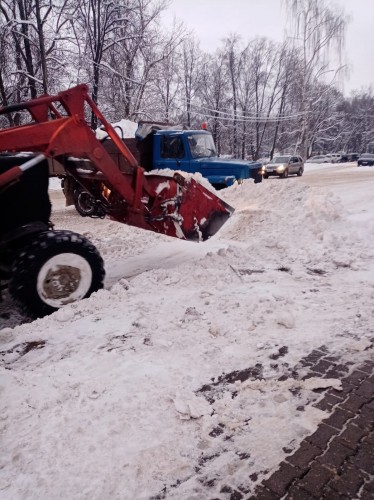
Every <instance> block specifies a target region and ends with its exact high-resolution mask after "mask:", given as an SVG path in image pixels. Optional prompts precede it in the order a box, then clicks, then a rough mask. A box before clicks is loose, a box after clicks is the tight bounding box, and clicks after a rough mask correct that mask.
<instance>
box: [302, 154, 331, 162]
mask: <svg viewBox="0 0 374 500" xmlns="http://www.w3.org/2000/svg"><path fill="white" fill-rule="evenodd" d="M305 163H332V159H331V158H329V157H328V156H327V155H318V156H311V157H310V158H308V159H307V160H306V162H305Z"/></svg>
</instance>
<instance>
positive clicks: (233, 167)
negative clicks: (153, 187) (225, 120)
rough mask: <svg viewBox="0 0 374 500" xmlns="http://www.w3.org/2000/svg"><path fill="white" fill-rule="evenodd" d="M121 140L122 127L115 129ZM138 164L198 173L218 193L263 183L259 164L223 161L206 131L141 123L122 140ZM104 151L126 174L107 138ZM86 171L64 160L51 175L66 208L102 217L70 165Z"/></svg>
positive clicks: (148, 168)
mask: <svg viewBox="0 0 374 500" xmlns="http://www.w3.org/2000/svg"><path fill="white" fill-rule="evenodd" d="M115 128H116V129H117V133H118V135H119V136H120V137H121V135H123V134H122V130H121V127H115ZM122 140H123V142H124V143H125V144H126V146H127V147H128V148H129V149H130V151H131V153H132V155H133V156H134V157H135V158H136V160H137V162H138V163H139V164H140V165H141V166H142V167H143V168H144V169H145V171H146V172H150V171H153V170H163V169H170V170H179V171H183V172H187V173H191V174H193V173H196V172H199V173H200V174H201V175H202V176H203V177H205V178H206V179H207V180H208V181H209V182H210V183H211V184H212V185H213V186H214V187H215V188H216V189H222V188H226V187H229V186H232V185H233V184H234V183H235V182H238V183H241V182H243V181H244V180H245V179H253V180H254V182H255V183H258V182H262V164H261V163H259V162H253V161H245V160H237V159H231V158H230V159H228V158H222V157H219V156H218V155H217V152H216V147H215V144H214V140H213V137H212V134H211V133H210V132H208V131H206V130H203V129H201V130H183V129H182V127H180V126H170V125H165V124H158V123H154V122H140V123H139V126H138V129H137V130H136V132H135V137H132V138H125V137H122ZM101 142H102V143H103V145H104V147H105V149H106V150H107V152H108V153H109V154H110V155H111V157H112V158H113V159H114V160H115V161H116V162H117V164H118V167H119V169H120V171H121V172H122V173H123V174H126V173H128V172H129V170H128V169H129V165H128V164H126V160H125V159H124V158H123V156H121V155H119V154H118V150H117V149H116V147H115V146H114V144H113V142H112V141H111V140H110V138H108V137H104V138H102V139H101ZM72 162H73V163H74V165H75V167H77V166H78V167H80V168H81V169H83V170H87V169H89V168H90V165H89V161H88V160H85V159H79V158H74V159H73V158H64V159H63V160H62V161H61V159H60V163H59V162H58V161H56V160H53V161H52V162H50V175H52V176H58V177H61V178H62V182H63V190H64V193H65V197H66V204H67V205H72V204H74V205H75V208H76V209H77V211H78V212H79V213H80V214H81V215H82V216H92V217H97V216H100V215H101V211H100V207H99V205H98V204H97V203H96V200H95V199H94V198H93V197H92V196H91V195H90V194H89V193H88V192H87V190H85V189H84V186H82V185H79V184H78V183H77V182H76V181H75V180H74V179H73V178H72V177H71V176H69V164H71V163H72Z"/></svg>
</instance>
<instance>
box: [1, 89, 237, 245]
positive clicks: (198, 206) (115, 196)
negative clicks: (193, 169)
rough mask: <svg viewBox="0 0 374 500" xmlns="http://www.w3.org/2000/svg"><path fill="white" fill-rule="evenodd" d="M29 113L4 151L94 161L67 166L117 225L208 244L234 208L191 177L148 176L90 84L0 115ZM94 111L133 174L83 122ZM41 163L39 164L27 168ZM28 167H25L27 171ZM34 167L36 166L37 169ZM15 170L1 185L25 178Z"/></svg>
mask: <svg viewBox="0 0 374 500" xmlns="http://www.w3.org/2000/svg"><path fill="white" fill-rule="evenodd" d="M22 110H26V111H28V112H29V114H30V115H31V118H32V122H31V123H28V124H25V125H21V126H17V127H10V128H7V129H0V152H3V151H7V152H21V151H31V152H35V153H39V155H38V156H37V157H36V159H39V160H40V159H43V156H42V155H44V157H49V158H54V157H66V156H70V157H77V158H83V159H87V160H90V164H91V165H92V166H93V172H91V173H87V172H84V171H82V170H81V169H79V168H78V169H74V168H72V167H65V168H66V169H67V170H68V171H69V174H70V175H72V176H73V177H74V178H75V179H76V181H77V182H78V183H80V184H81V185H82V186H84V188H85V189H86V190H87V191H89V192H90V193H91V194H92V195H93V196H94V197H95V198H96V199H97V198H99V199H98V202H100V203H101V204H102V206H103V208H104V211H105V213H106V214H107V215H108V216H109V217H110V218H112V219H113V220H116V221H118V222H123V223H126V224H130V225H133V226H136V227H140V228H143V229H149V230H152V231H156V232H159V233H163V234H167V235H169V236H175V237H178V238H183V239H191V240H205V239H207V238H209V237H210V236H212V235H213V234H214V233H215V232H216V231H217V230H218V229H219V228H220V227H221V225H222V224H223V223H224V222H225V221H226V220H227V219H228V217H230V215H231V214H232V212H233V209H232V208H231V207H230V206H229V205H227V204H226V203H225V202H224V201H223V200H221V199H220V198H218V197H217V196H216V195H215V194H214V193H212V192H211V191H209V190H207V189H206V188H204V187H203V186H202V185H201V184H199V183H197V182H196V181H195V180H194V179H192V178H185V177H183V176H182V175H180V174H174V175H173V176H170V177H168V176H161V175H150V174H147V175H145V174H144V169H143V168H142V167H141V166H140V165H138V163H137V161H136V159H135V158H134V156H133V155H132V154H131V152H130V151H129V149H128V148H127V146H126V145H125V144H124V142H123V141H122V140H121V139H120V137H119V136H118V135H117V133H116V132H115V130H114V128H113V127H112V126H111V125H110V124H109V123H108V122H107V120H106V119H105V118H104V116H103V115H102V113H101V112H100V110H99V109H98V107H97V106H96V104H95V103H94V102H93V100H92V99H91V97H90V96H89V94H88V87H87V85H78V86H76V87H73V88H71V89H69V90H66V91H64V92H61V93H59V94H57V95H55V96H49V95H46V96H42V97H39V98H36V99H33V100H31V101H27V102H23V103H19V104H15V105H10V106H6V107H3V108H0V115H2V114H5V113H13V112H16V111H22ZM87 112H92V113H94V114H95V115H96V117H97V118H98V120H99V121H100V122H101V124H102V127H103V128H104V129H105V131H106V132H107V134H108V136H109V137H110V139H111V140H112V141H113V144H114V145H115V146H116V148H117V149H118V151H119V153H120V154H121V155H122V156H123V157H124V158H125V159H126V161H127V163H128V165H129V171H130V173H127V174H124V173H122V172H121V171H120V169H119V168H118V165H117V164H116V163H115V161H114V160H113V159H112V157H111V156H110V155H109V154H108V152H107V151H106V149H105V148H104V146H103V145H102V144H101V142H100V141H99V140H98V139H97V138H96V136H95V133H94V132H93V131H92V130H91V129H90V127H89V126H88V124H87V121H86V119H85V116H86V113H87ZM35 164H37V160H35V161H32V160H31V163H30V164H28V165H27V168H30V167H33V166H34V165H35ZM25 166H26V164H24V165H23V168H25ZM34 168H37V166H35V167H34ZM22 172H23V170H22V167H13V169H11V170H10V171H8V172H5V173H4V174H2V175H1V176H0V188H1V186H2V185H5V184H8V183H9V182H13V181H14V180H16V179H17V178H18V177H19V176H20V175H22Z"/></svg>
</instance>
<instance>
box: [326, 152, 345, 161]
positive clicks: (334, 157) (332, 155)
mask: <svg viewBox="0 0 374 500" xmlns="http://www.w3.org/2000/svg"><path fill="white" fill-rule="evenodd" d="M325 156H327V157H328V158H330V161H331V163H338V162H340V161H341V159H342V155H341V154H340V153H329V154H327V155H325Z"/></svg>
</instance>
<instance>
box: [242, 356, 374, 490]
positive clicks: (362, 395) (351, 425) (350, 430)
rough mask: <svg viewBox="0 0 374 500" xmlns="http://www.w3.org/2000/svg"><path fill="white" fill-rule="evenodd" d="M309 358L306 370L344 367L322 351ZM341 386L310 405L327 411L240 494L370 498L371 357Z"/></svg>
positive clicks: (373, 455) (329, 372) (373, 445)
mask: <svg viewBox="0 0 374 500" xmlns="http://www.w3.org/2000/svg"><path fill="white" fill-rule="evenodd" d="M309 358H310V359H309V360H308V359H307V358H306V361H305V363H304V364H305V365H306V366H307V365H308V363H309V361H310V365H309V366H311V370H312V371H316V372H318V373H320V374H321V375H323V376H324V377H326V378H329V377H332V376H336V375H339V374H340V375H341V374H342V372H344V370H346V371H347V368H346V367H344V366H339V365H337V364H336V362H335V361H336V358H332V357H330V358H329V357H325V358H323V352H322V351H318V350H316V351H313V353H312V354H311V355H310V356H309ZM334 371H335V373H333V372H334ZM339 378H341V377H339ZM342 387H343V390H342V391H336V390H334V389H330V390H328V391H327V392H326V393H325V396H324V397H323V399H322V400H321V401H319V402H318V403H316V404H315V405H314V406H316V407H317V408H320V409H321V410H324V411H326V412H329V413H330V416H329V417H328V418H327V419H325V420H323V422H322V423H321V424H320V425H319V426H318V428H317V430H316V431H315V432H314V434H312V435H311V436H308V437H306V438H305V439H304V441H303V442H302V443H301V445H300V447H299V448H298V449H297V450H296V451H295V452H294V453H293V454H292V455H289V456H287V457H286V459H285V460H284V461H283V462H282V463H281V464H280V465H279V468H278V470H277V471H276V472H274V473H273V474H272V476H270V477H269V478H268V479H266V480H265V481H263V482H262V484H261V485H260V486H258V487H257V488H256V490H255V493H254V494H253V495H251V496H250V497H246V498H248V499H250V500H277V499H281V498H284V499H290V500H291V499H294V500H304V499H326V500H335V499H339V500H341V499H343V500H354V499H362V500H369V499H370V500H373V499H374V362H373V361H366V362H365V363H364V364H362V365H360V366H359V367H358V368H357V369H356V370H354V371H353V372H352V373H351V374H350V375H348V376H345V377H343V378H342ZM242 498H243V497H242Z"/></svg>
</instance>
